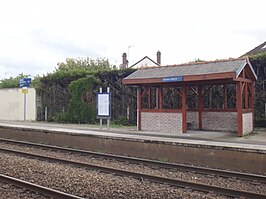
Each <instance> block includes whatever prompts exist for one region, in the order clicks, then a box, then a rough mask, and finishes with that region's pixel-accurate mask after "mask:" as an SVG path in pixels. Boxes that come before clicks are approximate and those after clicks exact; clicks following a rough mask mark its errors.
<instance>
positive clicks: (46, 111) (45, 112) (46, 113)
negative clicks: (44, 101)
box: [44, 106, 48, 121]
mask: <svg viewBox="0 0 266 199" xmlns="http://www.w3.org/2000/svg"><path fill="white" fill-rule="evenodd" d="M47 119H48V108H47V106H46V107H45V109H44V120H45V121H47Z"/></svg>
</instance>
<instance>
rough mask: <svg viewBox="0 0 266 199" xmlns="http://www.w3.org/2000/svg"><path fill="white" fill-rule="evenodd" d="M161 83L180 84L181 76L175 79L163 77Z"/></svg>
mask: <svg viewBox="0 0 266 199" xmlns="http://www.w3.org/2000/svg"><path fill="white" fill-rule="evenodd" d="M162 81H163V82H182V81H183V76H176V77H164V78H163V79H162Z"/></svg>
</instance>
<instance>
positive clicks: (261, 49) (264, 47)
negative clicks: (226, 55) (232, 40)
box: [242, 41, 266, 56]
mask: <svg viewBox="0 0 266 199" xmlns="http://www.w3.org/2000/svg"><path fill="white" fill-rule="evenodd" d="M262 52H266V41H265V42H263V43H262V44H260V45H258V46H257V47H256V48H253V49H252V50H251V51H249V52H247V53H246V54H244V55H242V56H247V55H255V54H258V53H262Z"/></svg>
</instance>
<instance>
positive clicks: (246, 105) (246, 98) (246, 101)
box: [244, 82, 248, 109]
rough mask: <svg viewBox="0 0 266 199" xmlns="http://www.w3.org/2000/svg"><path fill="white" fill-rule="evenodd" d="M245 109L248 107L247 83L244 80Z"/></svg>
mask: <svg viewBox="0 0 266 199" xmlns="http://www.w3.org/2000/svg"><path fill="white" fill-rule="evenodd" d="M244 84H245V109H248V83H247V82H245V83H244Z"/></svg>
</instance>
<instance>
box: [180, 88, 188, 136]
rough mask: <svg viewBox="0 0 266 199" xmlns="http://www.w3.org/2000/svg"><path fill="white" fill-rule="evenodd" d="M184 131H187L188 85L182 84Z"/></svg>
mask: <svg viewBox="0 0 266 199" xmlns="http://www.w3.org/2000/svg"><path fill="white" fill-rule="evenodd" d="M181 93H182V131H183V133H186V132H187V108H186V101H187V100H186V85H183V86H182V90H181Z"/></svg>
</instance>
